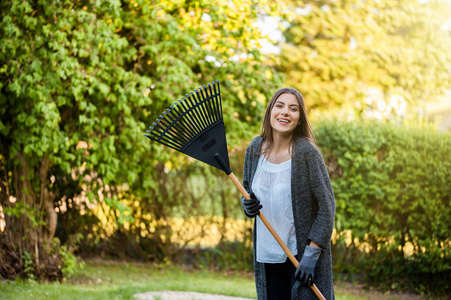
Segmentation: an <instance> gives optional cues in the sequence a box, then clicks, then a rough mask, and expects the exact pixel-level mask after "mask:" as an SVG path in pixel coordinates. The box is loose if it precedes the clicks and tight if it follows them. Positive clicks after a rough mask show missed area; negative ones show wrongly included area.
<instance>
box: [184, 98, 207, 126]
mask: <svg viewBox="0 0 451 300" xmlns="http://www.w3.org/2000/svg"><path fill="white" fill-rule="evenodd" d="M190 94H191V96H190V95H189V94H186V97H187V100H188V101H189V104H190V105H191V109H192V111H193V113H194V116H195V117H197V119H198V121H199V122H200V123H201V124H202V126H201V127H202V128H206V127H208V123H207V122H205V116H204V115H203V113H202V110H200V109H199V103H198V101H197V99H196V97H195V96H194V93H193V92H190Z"/></svg>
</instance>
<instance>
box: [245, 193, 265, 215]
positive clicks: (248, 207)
mask: <svg viewBox="0 0 451 300" xmlns="http://www.w3.org/2000/svg"><path fill="white" fill-rule="evenodd" d="M249 196H251V199H250V200H247V199H244V200H243V210H244V214H245V215H246V216H248V217H249V218H255V217H256V216H257V215H259V214H260V209H261V208H262V205H261V204H260V201H259V200H258V199H257V197H255V194H254V193H250V195H249Z"/></svg>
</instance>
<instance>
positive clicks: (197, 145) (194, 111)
mask: <svg viewBox="0 0 451 300" xmlns="http://www.w3.org/2000/svg"><path fill="white" fill-rule="evenodd" d="M146 132H147V134H145V135H144V136H146V137H148V138H149V139H151V140H153V141H156V142H158V143H160V144H163V145H165V146H168V147H170V148H172V149H174V150H177V151H179V152H182V153H184V154H186V155H189V156H191V157H193V158H195V159H197V160H200V161H202V162H204V163H207V164H209V165H211V166H213V167H215V168H218V169H220V170H222V171H224V172H225V173H226V174H227V175H228V176H229V177H230V179H231V180H232V181H233V183H234V184H235V186H236V187H237V188H238V189H239V191H240V192H241V194H242V195H243V196H244V198H245V199H250V198H251V197H250V196H249V194H248V193H247V191H246V190H245V189H244V187H243V186H242V185H241V183H240V182H239V181H238V179H237V178H236V176H235V175H234V174H233V172H232V170H231V169H230V165H229V154H228V151H227V141H226V135H225V127H224V121H223V115H222V101H221V90H220V87H219V81H218V80H216V81H213V82H212V83H211V84H210V83H208V84H207V86H205V85H204V86H203V87H199V88H198V89H196V90H194V92H190V94H186V98H185V97H182V100H178V101H177V102H175V103H174V104H173V105H171V106H170V107H169V108H167V109H166V111H165V112H163V114H162V115H160V117H159V118H158V119H156V120H155V122H153V124H152V126H150V127H149V130H147V131H146ZM258 216H259V218H260V219H261V220H262V222H263V223H264V224H265V226H266V227H267V228H268V230H269V231H270V232H271V234H272V236H273V237H274V238H275V239H276V241H277V242H278V243H279V245H280V246H281V247H282V249H283V250H284V252H285V254H286V255H287V256H288V258H289V259H290V261H291V262H292V263H293V264H294V266H295V267H297V266H298V265H299V262H298V261H297V260H296V258H295V257H294V255H293V254H292V253H291V251H290V250H289V249H288V247H287V246H286V245H285V243H284V241H282V239H281V238H280V236H279V235H278V234H277V232H276V231H275V230H274V228H273V227H272V225H271V224H270V223H269V221H268V219H266V217H265V216H264V215H263V213H260V214H259V215H258ZM310 287H311V288H312V290H313V292H314V293H315V294H316V296H317V297H318V298H319V299H324V300H325V298H324V296H323V295H322V294H321V292H320V291H319V290H318V288H317V287H316V285H315V284H312V285H310Z"/></svg>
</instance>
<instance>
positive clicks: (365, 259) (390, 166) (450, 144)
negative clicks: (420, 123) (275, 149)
mask: <svg viewBox="0 0 451 300" xmlns="http://www.w3.org/2000/svg"><path fill="white" fill-rule="evenodd" d="M315 134H316V138H317V140H318V143H319V146H320V149H321V151H322V153H323V156H324V159H325V161H326V165H327V166H328V168H329V172H330V175H331V179H332V185H333V188H334V192H335V197H336V203H337V213H336V230H337V236H336V239H335V241H334V249H333V250H334V267H335V271H336V273H337V274H342V275H343V274H348V275H351V276H352V275H353V276H354V277H358V278H365V281H366V282H367V283H370V284H372V285H374V284H376V285H379V286H383V287H387V288H391V289H414V290H415V291H416V292H419V293H433V294H436V295H437V294H440V295H446V294H449V293H450V291H451V255H450V254H451V251H450V245H451V242H450V240H451V239H450V233H451V209H450V197H451V182H450V181H451V154H450V151H451V135H450V134H449V133H443V132H438V131H436V130H433V129H428V128H412V127H410V128H407V127H404V126H397V125H394V124H385V123H380V122H375V121H353V122H344V121H337V120H334V121H323V122H318V123H316V125H315ZM362 275H364V276H363V277H362Z"/></svg>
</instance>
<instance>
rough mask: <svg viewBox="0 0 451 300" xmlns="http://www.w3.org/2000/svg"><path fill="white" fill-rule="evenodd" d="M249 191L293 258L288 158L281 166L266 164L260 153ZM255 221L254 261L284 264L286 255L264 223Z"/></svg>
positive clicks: (294, 244) (289, 161)
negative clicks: (255, 246)
mask: <svg viewBox="0 0 451 300" xmlns="http://www.w3.org/2000/svg"><path fill="white" fill-rule="evenodd" d="M252 191H253V192H254V194H255V196H257V199H258V200H260V203H261V204H262V206H263V208H262V209H261V212H262V213H263V214H264V215H265V217H266V218H267V219H268V221H269V223H270V224H271V225H272V227H274V230H275V231H276V232H277V234H278V235H279V236H280V238H281V239H282V241H284V242H285V244H286V245H287V247H288V249H290V251H291V253H293V255H296V254H297V247H296V232H295V227H294V218H293V209H292V203H291V159H290V160H288V161H285V162H283V163H280V164H273V163H270V162H269V161H267V160H266V159H265V157H264V155H263V154H262V155H261V156H260V158H259V159H258V165H257V170H256V171H255V175H254V179H253V181H252ZM256 222H257V261H258V262H261V263H283V262H285V261H286V259H287V255H286V254H285V252H284V251H283V249H282V247H280V245H279V244H278V243H277V241H276V239H275V238H274V237H273V236H272V234H271V232H269V230H268V229H267V228H266V226H265V224H263V222H262V221H261V220H260V218H256Z"/></svg>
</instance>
